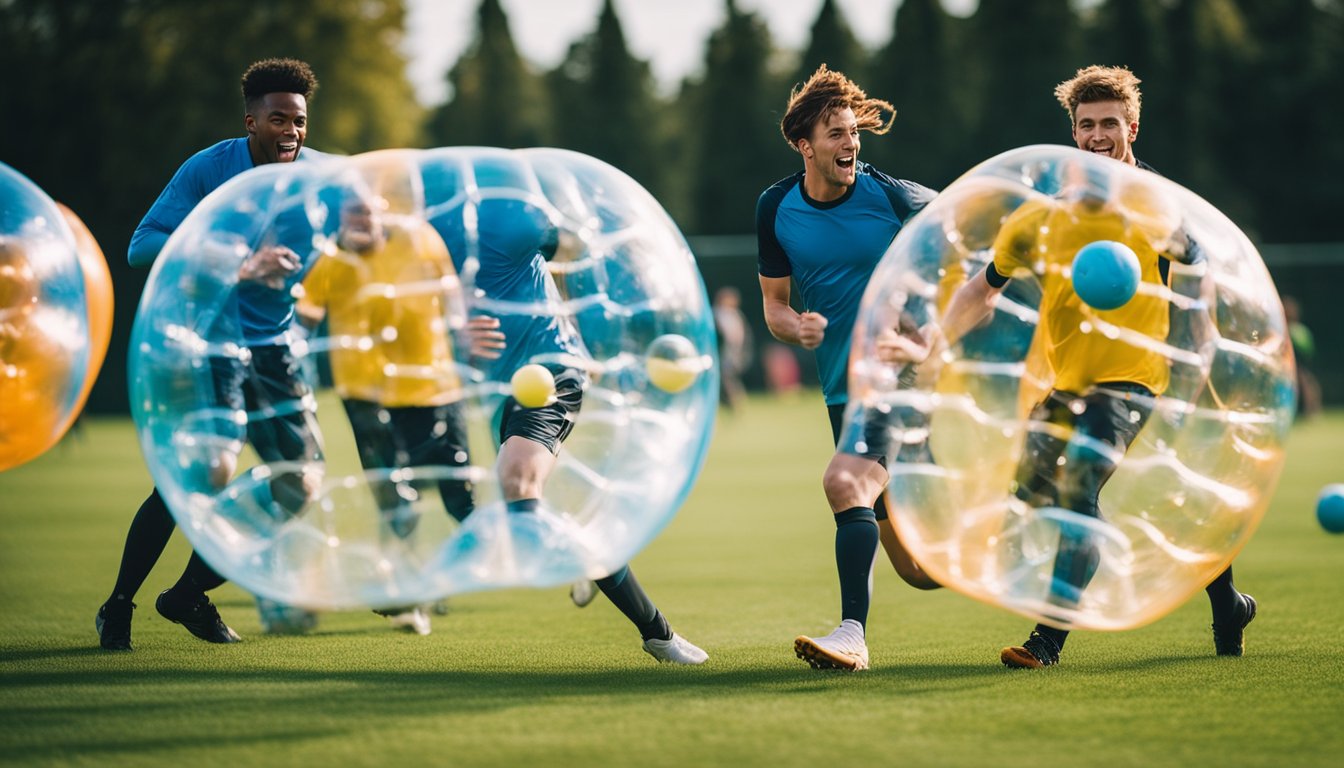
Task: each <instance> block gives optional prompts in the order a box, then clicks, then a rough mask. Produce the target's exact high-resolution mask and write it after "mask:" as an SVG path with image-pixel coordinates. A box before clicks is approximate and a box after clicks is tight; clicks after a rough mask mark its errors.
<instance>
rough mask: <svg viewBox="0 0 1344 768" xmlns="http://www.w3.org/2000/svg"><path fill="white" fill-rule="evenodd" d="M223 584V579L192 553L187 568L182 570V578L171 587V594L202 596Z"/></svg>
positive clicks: (198, 556)
mask: <svg viewBox="0 0 1344 768" xmlns="http://www.w3.org/2000/svg"><path fill="white" fill-rule="evenodd" d="M224 582H225V579H224V577H222V576H220V575H219V574H218V573H215V569H213V568H211V567H210V566H209V565H207V564H206V562H205V561H204V560H202V559H201V556H200V555H198V554H196V553H195V552H192V553H191V559H190V560H188V561H187V567H186V568H184V569H183V570H182V576H181V577H180V578H178V580H177V583H176V584H174V585H173V592H174V593H175V594H177V595H179V596H186V595H191V596H192V597H195V596H196V595H204V594H205V593H206V592H208V591H210V590H212V589H214V588H215V587H218V586H219V585H220V584H223V583H224Z"/></svg>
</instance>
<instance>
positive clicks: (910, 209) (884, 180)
mask: <svg viewBox="0 0 1344 768" xmlns="http://www.w3.org/2000/svg"><path fill="white" fill-rule="evenodd" d="M868 173H869V174H870V175H871V176H872V177H873V178H874V179H877V181H878V182H880V183H881V185H882V191H883V192H885V193H886V194H887V200H888V201H890V202H891V210H892V211H894V212H895V213H896V218H898V219H900V222H901V224H905V223H906V222H908V221H910V219H912V218H914V215H915V214H916V213H919V212H920V211H922V210H924V206H926V205H928V204H929V202H930V201H931V200H933V198H934V197H936V196H937V195H938V193H937V192H934V191H933V190H932V189H929V188H928V187H926V186H924V185H923V184H916V183H915V182H913V181H907V180H905V179H897V178H894V177H892V176H888V175H887V174H885V173H883V172H881V171H879V170H877V169H876V168H874V167H872V166H871V165H870V166H868Z"/></svg>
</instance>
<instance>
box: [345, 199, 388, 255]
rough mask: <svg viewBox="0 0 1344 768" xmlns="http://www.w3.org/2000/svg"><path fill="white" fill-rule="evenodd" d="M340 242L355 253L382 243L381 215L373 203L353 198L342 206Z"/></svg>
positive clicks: (371, 248)
mask: <svg viewBox="0 0 1344 768" xmlns="http://www.w3.org/2000/svg"><path fill="white" fill-rule="evenodd" d="M340 244H341V247H342V248H345V249H347V250H350V251H354V252H355V253H368V252H369V251H372V250H373V249H375V248H377V247H379V246H381V245H382V244H383V223H382V217H381V216H379V215H378V213H377V211H375V209H374V206H373V205H370V204H369V203H368V202H366V201H364V200H354V201H351V202H348V203H346V204H345V205H344V206H342V208H341V231H340Z"/></svg>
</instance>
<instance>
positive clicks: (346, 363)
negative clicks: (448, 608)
mask: <svg viewBox="0 0 1344 768" xmlns="http://www.w3.org/2000/svg"><path fill="white" fill-rule="evenodd" d="M337 205H338V206H339V208H340V212H339V216H340V222H341V223H340V228H339V230H338V232H337V238H336V246H337V248H336V250H335V252H333V253H331V254H324V255H323V256H322V257H320V258H319V259H318V260H317V262H316V263H315V264H314V265H313V267H312V269H311V270H309V272H308V274H307V275H306V276H305V277H304V280H303V289H304V290H303V296H302V298H300V299H299V303H298V305H297V311H298V314H299V318H300V321H301V322H303V324H304V325H306V326H308V327H316V326H317V325H318V324H319V323H320V322H322V321H323V319H325V320H326V321H327V328H328V335H329V336H331V337H332V338H337V337H349V338H357V339H365V338H367V339H372V340H374V343H373V346H372V348H371V349H367V350H364V349H353V348H346V347H344V346H337V347H334V348H333V349H332V351H331V376H332V383H333V384H334V386H335V388H336V391H337V393H338V394H339V395H340V398H341V403H342V405H343V406H344V408H345V412H346V416H347V417H348V418H349V420H350V429H351V432H352V433H353V434H354V437H355V444H356V446H357V448H358V451H359V459H360V463H361V465H362V466H363V467H364V468H365V469H366V470H375V469H395V468H398V467H421V466H433V467H465V466H468V465H469V463H470V461H469V459H470V453H469V451H468V446H467V428H466V422H465V420H464V416H463V413H462V408H461V403H460V393H461V389H462V387H461V382H460V381H459V380H458V376H457V373H456V371H455V369H454V365H453V353H452V349H451V347H450V342H449V336H448V334H447V333H446V329H445V327H444V317H445V316H446V314H447V308H448V306H449V304H450V303H451V302H452V301H453V300H454V295H453V294H454V293H457V288H456V287H454V286H452V285H450V284H446V283H445V278H453V280H455V279H456V272H455V270H454V269H453V263H452V260H451V257H450V256H449V255H448V246H447V245H445V244H444V242H443V239H442V238H441V237H439V234H438V232H436V231H435V230H434V228H433V227H431V226H430V225H429V224H428V223H426V222H423V221H421V222H419V226H407V225H405V224H403V223H400V220H399V221H390V220H388V217H385V216H383V215H382V213H381V212H380V207H381V206H383V205H386V201H384V200H383V199H382V198H379V197H377V196H376V195H374V194H373V193H371V192H370V191H368V190H357V189H353V188H352V189H350V190H347V191H346V192H345V194H344V199H343V200H341V201H339V202H337ZM481 321H485V322H481ZM473 323H474V325H475V328H474V329H473V336H472V338H473V342H474V343H473V354H474V355H475V356H477V357H483V358H484V357H497V356H498V354H499V353H498V351H497V348H499V347H502V343H503V335H502V334H500V333H499V332H498V331H496V330H494V328H495V327H497V326H498V322H497V321H494V320H493V319H492V318H478V319H476V320H473ZM371 485H373V486H374V487H373V491H374V497H375V499H377V503H378V506H379V510H380V512H381V513H382V515H383V518H384V519H383V522H384V530H386V531H388V532H390V533H392V534H393V535H395V536H397V537H399V538H403V539H404V538H407V537H408V536H410V535H411V533H412V532H413V531H414V529H415V526H416V523H417V522H418V518H416V517H415V516H414V512H413V510H412V508H411V503H412V502H413V501H414V500H415V499H416V498H418V497H419V488H417V487H416V486H415V484H413V483H409V482H405V481H402V482H392V481H391V480H382V481H378V482H371ZM436 486H437V488H438V491H439V497H440V499H441V500H442V501H443V505H444V508H445V509H446V511H447V512H448V514H450V515H451V516H452V517H453V518H454V519H456V520H457V521H459V522H461V521H462V520H465V519H466V517H467V515H469V514H471V512H472V509H473V507H474V505H475V501H474V499H473V497H472V488H471V483H470V482H469V481H467V480H464V479H457V478H452V477H444V478H441V479H440V480H438V482H437V483H436ZM379 613H381V614H383V615H385V616H387V618H388V620H389V621H390V622H391V623H392V625H393V626H395V627H404V628H406V629H410V630H412V631H414V632H416V633H417V634H420V635H428V634H429V633H430V629H431V627H430V619H429V615H428V613H427V612H426V610H425V609H424V608H423V607H422V606H408V607H405V608H402V609H393V610H387V611H379Z"/></svg>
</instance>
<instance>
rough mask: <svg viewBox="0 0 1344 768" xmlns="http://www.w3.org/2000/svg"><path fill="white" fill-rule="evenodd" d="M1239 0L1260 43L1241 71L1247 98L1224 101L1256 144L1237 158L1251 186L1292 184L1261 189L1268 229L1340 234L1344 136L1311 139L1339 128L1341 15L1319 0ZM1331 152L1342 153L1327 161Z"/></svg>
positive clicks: (1286, 236)
mask: <svg viewBox="0 0 1344 768" xmlns="http://www.w3.org/2000/svg"><path fill="white" fill-rule="evenodd" d="M1239 7H1240V10H1241V12H1242V13H1243V14H1244V16H1245V17H1246V21H1247V24H1246V27H1247V30H1248V31H1249V32H1250V33H1253V34H1254V35H1255V36H1256V38H1257V40H1258V44H1257V45H1254V46H1252V47H1251V51H1252V52H1253V54H1254V55H1253V56H1251V57H1248V60H1247V61H1245V62H1244V64H1245V69H1244V70H1243V71H1242V72H1240V73H1239V77H1238V80H1239V81H1240V83H1241V84H1243V85H1244V87H1243V88H1242V89H1241V93H1240V94H1239V96H1240V98H1239V99H1238V101H1237V102H1233V103H1228V104H1226V105H1224V116H1225V118H1226V119H1228V120H1229V121H1231V122H1232V123H1233V124H1234V125H1235V126H1236V128H1237V134H1236V138H1235V139H1233V140H1234V141H1237V142H1239V143H1241V144H1243V145H1245V146H1246V147H1247V148H1248V150H1249V151H1247V152H1245V153H1243V154H1241V155H1239V156H1238V159H1237V162H1236V165H1238V166H1243V167H1244V168H1245V171H1246V178H1245V187H1246V189H1247V190H1276V189H1277V190H1281V191H1282V192H1284V194H1265V195H1260V196H1258V198H1259V199H1257V200H1256V203H1257V206H1256V207H1257V210H1256V220H1257V222H1258V229H1259V231H1260V234H1261V236H1262V237H1263V238H1264V239H1267V240H1270V241H1274V242H1314V241H1319V240H1326V239H1329V238H1330V237H1331V236H1332V234H1333V236H1334V237H1338V236H1339V227H1338V226H1336V225H1335V224H1334V222H1335V221H1337V220H1338V216H1337V212H1338V211H1339V210H1341V209H1344V185H1341V184H1340V182H1339V169H1340V168H1341V167H1342V166H1344V163H1341V158H1342V157H1344V153H1341V151H1340V150H1339V142H1338V141H1323V142H1322V141H1314V140H1311V139H1312V138H1317V137H1325V136H1330V135H1331V134H1332V127H1333V126H1334V124H1335V123H1336V120H1335V118H1334V116H1333V115H1332V114H1331V112H1332V111H1333V110H1328V109H1325V108H1324V104H1325V102H1326V101H1327V100H1329V99H1331V98H1334V97H1330V96H1327V94H1330V93H1335V94H1338V93H1340V92H1344V73H1342V72H1341V65H1344V61H1341V50H1340V46H1341V44H1342V43H1344V40H1341V38H1340V36H1339V34H1338V33H1339V24H1338V22H1339V19H1338V17H1337V16H1336V17H1335V18H1333V19H1332V17H1331V16H1330V13H1329V10H1328V6H1327V7H1326V8H1323V7H1321V6H1319V5H1317V3H1315V2H1313V0H1280V2H1275V3H1263V2H1261V3H1256V2H1249V0H1243V1H1242V2H1240V3H1239ZM1335 7H1336V9H1338V5H1336V6H1335ZM1332 34H1333V35H1334V37H1333V39H1332V38H1331V35H1332ZM1281 41H1291V42H1290V43H1288V44H1285V43H1284V42H1281ZM1303 137H1310V138H1309V139H1308V140H1303ZM1331 152H1333V154H1334V158H1335V161H1334V162H1333V163H1330V162H1322V159H1323V156H1324V157H1329V155H1330V153H1331ZM1285 185H1287V186H1289V187H1290V189H1284V186H1285Z"/></svg>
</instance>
